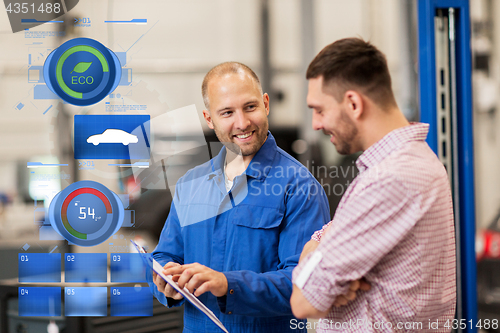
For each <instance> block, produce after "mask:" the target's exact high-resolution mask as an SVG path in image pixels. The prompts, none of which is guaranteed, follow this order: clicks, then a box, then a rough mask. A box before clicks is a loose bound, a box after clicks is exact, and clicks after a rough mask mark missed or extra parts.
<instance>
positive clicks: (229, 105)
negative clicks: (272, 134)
mask: <svg viewBox="0 0 500 333" xmlns="http://www.w3.org/2000/svg"><path fill="white" fill-rule="evenodd" d="M207 93H208V100H209V103H210V105H209V106H210V111H209V112H208V111H206V110H204V111H203V116H204V117H205V120H206V121H207V124H208V127H210V128H211V129H213V130H214V131H215V134H216V135H217V138H218V139H219V140H220V141H221V142H222V143H223V144H224V145H225V146H226V147H227V148H228V149H230V150H231V151H233V152H234V153H236V154H239V153H240V150H241V154H242V155H243V156H250V157H253V156H254V155H255V153H257V151H259V149H260V147H262V145H263V144H264V142H265V141H266V139H267V131H268V129H269V123H268V120H267V116H268V115H269V96H268V95H267V94H264V95H262V94H261V92H260V89H259V86H258V85H257V83H256V82H255V80H254V79H253V78H251V77H250V76H249V75H247V74H246V73H241V74H240V73H238V74H226V75H223V76H221V77H215V78H213V79H212V80H211V81H210V82H209V84H208V91H207Z"/></svg>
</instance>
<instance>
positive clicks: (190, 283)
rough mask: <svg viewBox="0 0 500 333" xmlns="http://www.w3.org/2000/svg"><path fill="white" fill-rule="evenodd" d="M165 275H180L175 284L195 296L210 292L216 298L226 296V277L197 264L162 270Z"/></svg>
mask: <svg viewBox="0 0 500 333" xmlns="http://www.w3.org/2000/svg"><path fill="white" fill-rule="evenodd" d="M163 273H164V274H167V275H180V276H179V280H178V281H177V284H178V285H179V287H181V288H184V287H186V288H187V289H188V290H189V291H190V292H192V293H194V295H195V296H200V295H201V294H204V293H206V292H207V291H210V292H211V293H212V294H214V296H216V297H222V296H224V295H226V294H227V279H226V276H225V275H224V274H223V273H221V272H217V271H214V270H213V269H211V268H208V267H206V266H203V265H201V264H198V263H194V264H188V265H182V266H181V265H178V266H170V267H168V268H165V269H164V270H163Z"/></svg>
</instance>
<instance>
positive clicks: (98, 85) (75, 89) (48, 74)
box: [43, 38, 121, 106]
mask: <svg viewBox="0 0 500 333" xmlns="http://www.w3.org/2000/svg"><path fill="white" fill-rule="evenodd" d="M43 75H44V78H45V82H46V83H47V86H48V87H49V88H50V90H52V91H53V92H54V93H55V94H56V95H57V96H59V97H60V98H61V99H62V100H64V101H65V102H67V103H70V104H73V105H78V106H86V105H91V104H95V103H97V102H99V101H101V100H102V99H103V98H104V97H106V96H107V95H108V94H109V93H111V92H112V91H113V90H115V89H116V87H117V86H118V84H119V83H120V78H121V65H120V61H119V60H118V57H117V56H116V55H115V54H114V53H113V52H112V51H111V50H109V49H108V48H106V47H105V46H104V45H102V44H101V43H99V42H98V41H96V40H93V39H90V38H75V39H71V40H69V41H67V42H65V43H64V44H62V45H61V46H60V47H58V48H57V49H55V50H54V51H52V53H50V54H49V56H48V57H47V59H46V60H45V64H44V65H43Z"/></svg>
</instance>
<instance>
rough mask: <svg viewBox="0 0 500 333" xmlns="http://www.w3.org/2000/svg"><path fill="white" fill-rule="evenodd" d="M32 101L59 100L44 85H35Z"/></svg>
mask: <svg viewBox="0 0 500 333" xmlns="http://www.w3.org/2000/svg"><path fill="white" fill-rule="evenodd" d="M33 98H34V99H59V96H57V95H56V94H54V93H53V92H52V91H51V90H50V89H49V87H47V86H46V85H45V84H37V85H36V86H35V88H34V89H33Z"/></svg>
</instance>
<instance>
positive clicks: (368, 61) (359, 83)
mask: <svg viewBox="0 0 500 333" xmlns="http://www.w3.org/2000/svg"><path fill="white" fill-rule="evenodd" d="M320 76H323V80H324V81H323V82H324V83H323V84H324V88H326V90H327V91H329V92H331V94H332V95H333V97H335V99H336V100H337V101H338V102H341V101H342V100H343V99H344V94H345V92H346V91H347V90H350V89H352V90H358V91H359V92H360V93H362V94H364V95H366V96H367V97H369V98H370V99H371V100H373V101H374V102H375V103H376V104H378V105H379V106H381V107H390V106H394V105H396V100H395V98H394V94H393V92H392V87H391V75H390V74H389V68H388V67H387V61H386V59H385V56H384V54H383V53H382V52H380V51H379V50H378V49H377V48H376V47H375V46H373V45H372V44H370V43H369V42H365V41H364V40H362V39H360V38H344V39H340V40H338V41H336V42H334V43H332V44H330V45H328V46H326V47H325V48H324V49H323V50H321V52H320V53H318V55H317V56H316V57H315V58H314V59H313V61H312V62H311V64H309V67H308V68H307V73H306V78H307V79H308V80H309V79H313V78H317V77H320ZM332 86H333V87H334V88H335V89H331V88H333V87H332Z"/></svg>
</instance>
